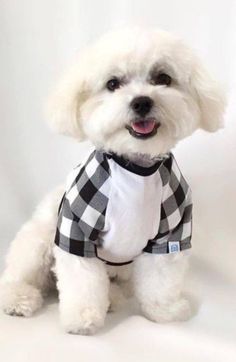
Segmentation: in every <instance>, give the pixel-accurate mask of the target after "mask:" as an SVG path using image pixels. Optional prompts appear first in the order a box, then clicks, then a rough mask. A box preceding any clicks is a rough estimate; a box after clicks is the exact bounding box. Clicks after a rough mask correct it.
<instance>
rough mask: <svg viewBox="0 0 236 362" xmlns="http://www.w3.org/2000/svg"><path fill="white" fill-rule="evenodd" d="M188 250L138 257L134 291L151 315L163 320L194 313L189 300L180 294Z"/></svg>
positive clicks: (144, 310) (185, 316)
mask: <svg viewBox="0 0 236 362" xmlns="http://www.w3.org/2000/svg"><path fill="white" fill-rule="evenodd" d="M187 253H188V252H187ZM187 253H186V252H180V253H176V254H165V255H155V254H148V253H144V254H142V255H141V256H139V257H138V258H137V259H136V260H135V262H134V270H133V284H134V293H135V296H136V298H137V299H138V301H139V303H140V307H141V309H142V312H143V313H144V315H145V316H146V317H147V318H148V319H150V320H153V321H155V322H160V323H164V322H171V321H180V320H186V319H188V318H189V317H190V316H191V310H190V306H189V302H188V301H187V300H186V299H184V298H183V296H182V295H181V291H182V285H183V278H184V274H185V270H186V267H187V259H188V257H187V255H186V254H187Z"/></svg>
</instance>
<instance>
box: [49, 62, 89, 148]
mask: <svg viewBox="0 0 236 362" xmlns="http://www.w3.org/2000/svg"><path fill="white" fill-rule="evenodd" d="M83 69H84V64H83V62H80V61H79V62H77V64H75V65H74V66H73V67H72V68H71V69H70V71H69V72H68V73H67V74H66V75H65V76H64V78H63V79H62V81H61V82H60V83H59V85H58V86H57V87H56V89H55V90H54V92H52V95H51V96H50V97H49V100H48V104H47V107H46V117H47V120H48V123H49V126H50V128H51V129H52V130H54V131H56V132H58V133H61V134H64V135H67V136H72V137H75V138H76V139H77V140H79V141H82V140H83V139H84V134H83V132H82V129H81V127H80V120H79V118H80V116H79V113H80V107H81V105H82V104H83V102H84V101H85V100H86V98H87V93H88V91H87V89H86V80H85V78H84V75H85V74H86V73H85V71H84V70H83Z"/></svg>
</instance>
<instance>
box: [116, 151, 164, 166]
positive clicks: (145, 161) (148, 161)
mask: <svg viewBox="0 0 236 362" xmlns="http://www.w3.org/2000/svg"><path fill="white" fill-rule="evenodd" d="M123 157H124V158H125V159H126V160H129V161H130V162H132V163H134V164H136V165H138V166H142V167H151V166H153V165H154V164H155V163H156V162H157V161H158V160H160V159H161V157H160V156H155V157H151V156H150V155H146V154H142V153H130V154H128V155H127V154H125V155H123Z"/></svg>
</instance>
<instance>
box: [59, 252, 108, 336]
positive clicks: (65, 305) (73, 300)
mask: <svg viewBox="0 0 236 362" xmlns="http://www.w3.org/2000/svg"><path fill="white" fill-rule="evenodd" d="M55 258H56V266H55V272H56V275H57V280H58V281H57V287H58V290H59V310H60V318H61V322H62V325H63V327H64V328H65V330H66V331H67V332H68V333H75V334H93V333H94V332H95V331H96V330H97V329H98V328H100V327H102V326H103V324H104V320H105V316H106V312H107V309H108V306H109V300H108V298H109V297H108V294H109V278H108V275H107V272H106V268H105V264H104V263H103V262H102V261H100V260H99V259H97V258H85V257H80V256H76V255H72V254H69V253H67V252H65V251H63V250H61V249H59V248H58V247H56V248H55Z"/></svg>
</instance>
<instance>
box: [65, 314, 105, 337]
mask: <svg viewBox="0 0 236 362" xmlns="http://www.w3.org/2000/svg"><path fill="white" fill-rule="evenodd" d="M104 319H105V315H104V313H101V312H100V311H99V310H98V309H97V308H95V307H85V308H81V309H75V310H70V311H69V313H66V312H65V311H63V312H62V311H61V323H62V325H63V327H64V330H65V331H66V332H67V333H71V334H80V335H92V334H94V333H95V332H96V331H97V330H98V329H99V328H101V327H102V326H103V325H104Z"/></svg>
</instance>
